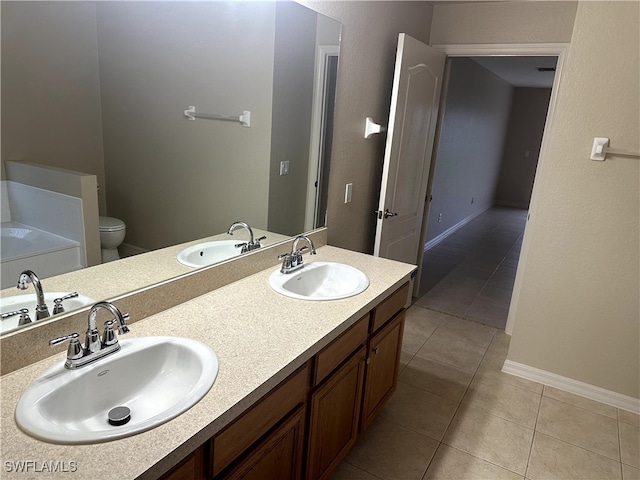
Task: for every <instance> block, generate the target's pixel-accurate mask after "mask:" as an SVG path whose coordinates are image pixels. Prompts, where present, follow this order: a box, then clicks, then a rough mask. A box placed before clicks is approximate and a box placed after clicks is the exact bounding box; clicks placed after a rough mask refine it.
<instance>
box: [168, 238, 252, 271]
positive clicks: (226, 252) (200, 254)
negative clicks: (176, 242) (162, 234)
mask: <svg viewBox="0 0 640 480" xmlns="http://www.w3.org/2000/svg"><path fill="white" fill-rule="evenodd" d="M238 243H239V242H238V241H237V240H218V241H211V242H204V243H198V244H197V245H192V246H190V247H187V248H185V249H184V250H182V251H180V253H178V261H179V262H180V263H181V264H183V265H186V266H187V267H195V268H197V267H205V266H207V265H212V264H214V263H218V262H222V261H223V260H228V259H230V258H233V257H237V256H238V255H240V250H241V249H240V248H236V245H237V244H238Z"/></svg>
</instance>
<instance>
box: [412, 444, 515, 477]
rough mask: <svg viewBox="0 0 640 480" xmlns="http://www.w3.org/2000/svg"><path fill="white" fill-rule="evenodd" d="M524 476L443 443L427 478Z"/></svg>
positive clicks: (430, 466) (428, 471) (432, 462)
mask: <svg viewBox="0 0 640 480" xmlns="http://www.w3.org/2000/svg"><path fill="white" fill-rule="evenodd" d="M522 478H523V477H522V476H520V475H517V474H515V473H513V472H510V471H509V470H505V469H504V468H502V467H498V466H497V465H493V464H492V463H489V462H487V461H485V460H482V459H481V458H476V457H474V456H473V455H469V454H468V453H465V452H462V451H460V450H458V449H457V448H452V447H449V446H448V445H445V444H441V445H440V447H438V451H437V452H436V455H435V457H433V460H432V461H431V465H429V469H428V470H427V474H426V475H425V476H424V479H425V480H478V479H501V480H518V479H522Z"/></svg>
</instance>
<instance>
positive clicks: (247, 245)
mask: <svg viewBox="0 0 640 480" xmlns="http://www.w3.org/2000/svg"><path fill="white" fill-rule="evenodd" d="M237 228H244V229H245V230H246V231H247V232H249V241H248V242H241V243H238V244H237V245H236V248H241V249H242V250H240V253H247V252H251V251H252V250H256V249H258V248H260V247H261V245H260V241H261V240H264V239H265V238H267V237H260V238H258V239H257V240H254V239H253V230H251V227H250V226H249V224H248V223H245V222H233V223H232V224H231V226H230V227H229V230H228V231H227V234H228V235H233V231H234V230H235V229H237Z"/></svg>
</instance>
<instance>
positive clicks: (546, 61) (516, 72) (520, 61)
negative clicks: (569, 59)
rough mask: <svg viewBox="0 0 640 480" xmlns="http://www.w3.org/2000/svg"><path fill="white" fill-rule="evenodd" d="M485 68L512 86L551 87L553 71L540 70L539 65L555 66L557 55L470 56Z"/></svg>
mask: <svg viewBox="0 0 640 480" xmlns="http://www.w3.org/2000/svg"><path fill="white" fill-rule="evenodd" d="M471 59H472V60H474V61H475V62H477V63H479V64H480V65H482V66H483V67H484V68H486V69H487V70H490V71H491V72H493V73H495V74H496V75H498V76H499V77H500V78H502V79H503V80H505V81H507V82H509V83H510V84H511V85H513V86H514V87H530V88H551V87H552V86H553V77H554V76H555V72H540V71H538V68H539V67H543V68H551V67H553V68H555V66H556V63H557V60H558V59H557V57H511V56H499V57H471Z"/></svg>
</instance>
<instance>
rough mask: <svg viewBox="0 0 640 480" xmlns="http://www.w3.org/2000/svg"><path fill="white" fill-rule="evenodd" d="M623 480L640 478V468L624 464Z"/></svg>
mask: <svg viewBox="0 0 640 480" xmlns="http://www.w3.org/2000/svg"><path fill="white" fill-rule="evenodd" d="M622 480H640V468H636V467H630V466H629V465H625V464H624V463H623V464H622Z"/></svg>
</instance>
